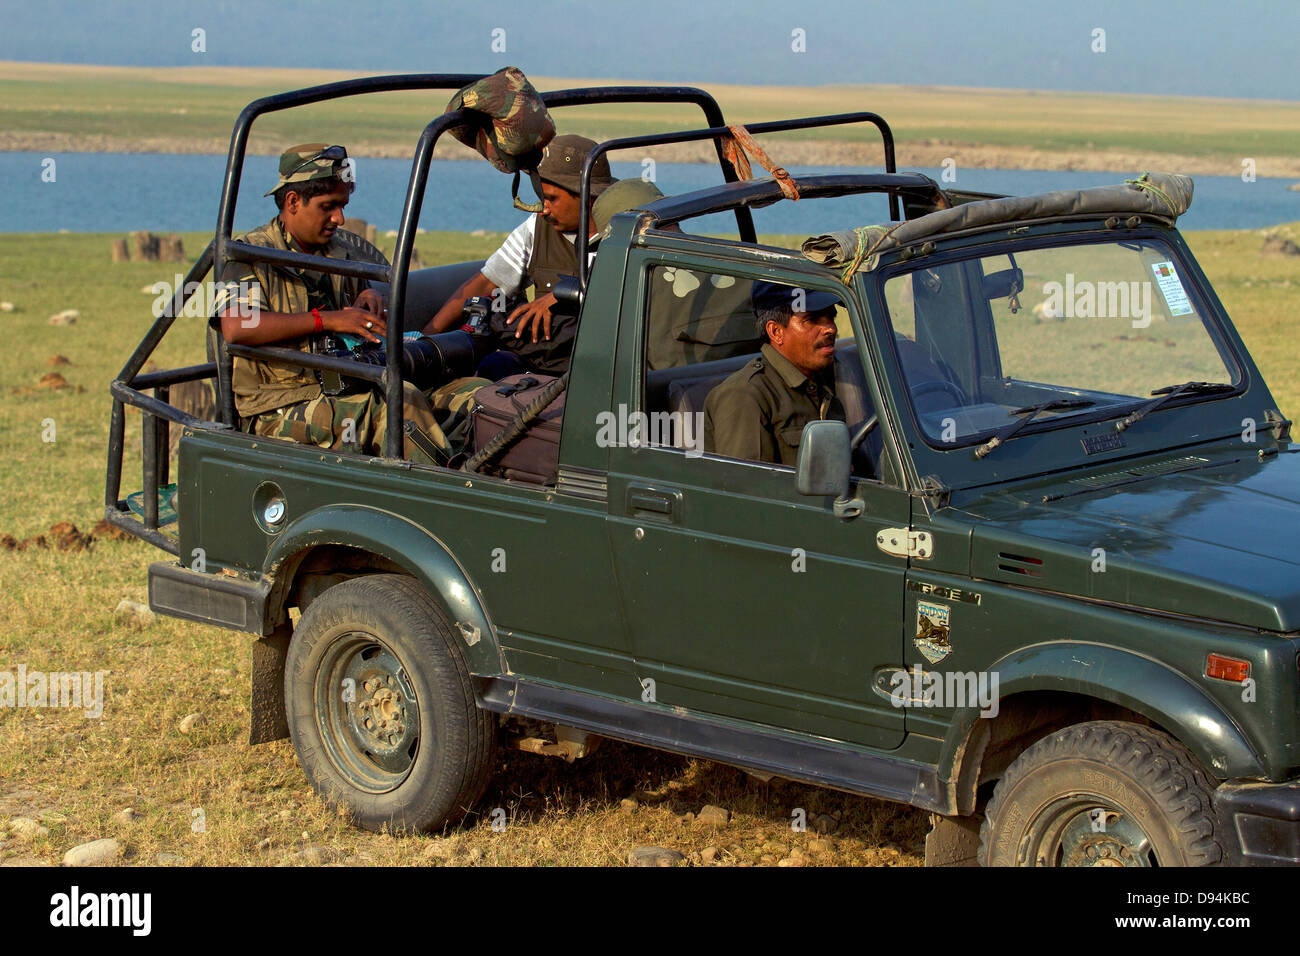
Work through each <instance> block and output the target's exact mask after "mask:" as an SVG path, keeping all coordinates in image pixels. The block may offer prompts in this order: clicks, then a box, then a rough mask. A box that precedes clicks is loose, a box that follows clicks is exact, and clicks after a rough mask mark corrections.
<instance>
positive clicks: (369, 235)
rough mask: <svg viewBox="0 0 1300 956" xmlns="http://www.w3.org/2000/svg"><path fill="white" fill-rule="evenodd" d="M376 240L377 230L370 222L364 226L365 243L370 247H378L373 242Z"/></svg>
mask: <svg viewBox="0 0 1300 956" xmlns="http://www.w3.org/2000/svg"><path fill="white" fill-rule="evenodd" d="M378 238H379V228H378V227H377V226H376V225H375V224H374V223H373V222H372V223H371V224H370V225H368V226H366V242H368V243H370V244H371V245H372V246H375V245H378V243H377V242H376V241H375V240H376V239H378Z"/></svg>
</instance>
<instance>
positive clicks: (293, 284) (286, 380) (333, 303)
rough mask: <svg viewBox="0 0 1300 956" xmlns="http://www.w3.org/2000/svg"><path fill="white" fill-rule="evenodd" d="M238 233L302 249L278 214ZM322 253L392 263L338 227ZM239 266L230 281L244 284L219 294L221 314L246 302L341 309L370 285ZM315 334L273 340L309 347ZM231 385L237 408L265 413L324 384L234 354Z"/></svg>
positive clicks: (259, 242) (286, 309) (290, 309)
mask: <svg viewBox="0 0 1300 956" xmlns="http://www.w3.org/2000/svg"><path fill="white" fill-rule="evenodd" d="M235 238H236V239H238V240H239V241H242V242H247V243H249V244H251V245H255V246H269V247H270V248H272V249H283V250H286V251H289V252H302V251H303V250H302V249H301V248H300V247H299V246H298V244H297V243H296V242H294V241H293V238H292V237H291V236H289V235H288V233H287V232H286V231H285V228H284V226H283V225H282V224H281V223H280V217H279V216H278V215H277V216H276V217H275V218H274V219H272V220H271V221H270V222H268V223H267V224H266V225H264V226H260V227H259V228H257V229H254V230H252V231H251V232H248V233H245V234H244V235H242V236H236V237H235ZM322 255H325V256H329V257H330V258H333V259H355V260H360V261H362V262H374V263H379V264H381V265H388V264H389V263H388V260H387V259H385V258H384V254H383V253H382V252H380V251H379V250H378V249H376V248H375V247H374V246H372V245H371V244H370V243H368V242H366V240H364V239H362V238H361V237H360V236H356V235H353V234H352V233H350V232H347V231H346V230H343V229H339V230H337V231H335V233H334V236H333V238H331V239H330V241H329V245H327V246H326V247H325V250H324V252H323V253H322ZM240 265H242V266H243V267H244V269H245V270H246V271H244V272H243V273H238V272H230V273H227V275H226V280H227V281H228V282H238V283H240V286H239V287H231V288H230V289H229V291H226V292H222V293H221V294H220V295H218V296H217V300H216V305H215V314H216V315H220V314H221V313H222V312H224V311H225V310H226V309H227V308H229V307H230V306H231V305H236V304H242V305H244V306H245V311H246V312H247V311H248V310H249V309H252V310H257V309H265V310H267V311H269V312H282V313H288V314H294V313H302V312H310V311H311V310H312V309H324V310H332V309H340V308H344V307H345V306H349V305H351V304H352V302H353V301H354V300H355V299H356V297H357V296H358V295H360V294H361V292H362V290H364V289H367V288H369V286H370V283H369V282H368V281H367V280H365V279H356V278H353V277H351V276H339V275H328V274H326V273H323V272H311V271H302V270H298V269H292V268H289V267H287V266H277V265H271V264H270V263H265V262H259V263H256V264H250V263H240ZM254 314H256V312H255V311H254ZM240 321H251V319H248V320H243V319H241V320H240ZM313 338H314V336H311V335H305V336H303V337H301V338H298V339H286V340H284V341H281V342H276V343H274V344H275V345H276V346H277V347H280V348H292V349H300V350H302V351H304V352H309V351H311V347H312V340H313ZM231 387H232V389H233V391H234V393H235V408H236V410H237V411H238V412H239V415H240V417H241V418H252V417H253V416H255V415H260V414H261V413H263V412H269V411H272V410H273V409H277V408H284V407H285V406H287V405H293V404H295V403H296V402H303V401H308V400H310V399H313V398H316V397H317V396H319V395H320V394H321V390H320V385H319V384H318V383H317V381H316V375H315V373H314V372H312V370H311V369H306V368H301V367H296V366H291V365H279V364H276V363H274V362H265V361H262V360H260V359H246V358H241V357H236V358H235V363H234V373H233V375H232V378H231Z"/></svg>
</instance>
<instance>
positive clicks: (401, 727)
mask: <svg viewBox="0 0 1300 956" xmlns="http://www.w3.org/2000/svg"><path fill="white" fill-rule="evenodd" d="M349 680H350V681H351V685H350V690H351V696H352V698H353V699H352V700H351V701H348V700H345V697H347V696H348V694H346V693H345V688H348V687H349V685H348V683H347V682H348V681H349ZM284 698H285V702H286V705H285V706H286V710H287V716H288V720H289V734H290V736H291V737H292V738H293V745H294V749H295V750H297V752H298V759H299V761H300V762H301V763H302V767H303V770H304V772H305V773H306V774H307V779H308V780H309V781H310V782H311V785H312V786H313V787H314V788H315V789H316V792H317V793H319V794H320V795H321V796H322V797H323V798H324V799H325V800H326V801H327V802H328V803H330V804H331V805H332V806H336V807H342V808H346V809H347V810H348V811H349V812H350V813H351V815H352V820H353V822H354V823H355V824H356V825H357V826H360V827H364V828H365V829H367V830H375V831H380V830H383V829H385V828H387V829H388V830H389V831H390V832H405V831H417V832H426V831H429V830H433V829H437V828H439V827H442V826H444V825H447V824H450V823H454V822H456V821H457V820H459V819H460V818H461V817H462V816H463V815H464V814H465V813H466V812H468V810H469V809H470V808H471V807H472V806H473V804H474V802H475V801H476V800H477V799H478V798H479V797H480V796H481V795H482V793H483V790H484V788H485V787H486V786H487V782H488V779H489V778H490V776H491V772H492V766H493V760H494V758H495V755H496V724H495V719H494V718H493V716H492V715H491V714H487V713H485V712H483V711H481V710H480V709H479V708H478V705H477V703H476V701H475V698H474V690H473V686H472V684H471V683H470V673H469V667H468V665H467V663H466V660H465V654H464V651H463V649H462V648H461V646H460V637H459V635H458V634H457V632H456V630H455V628H453V627H452V626H451V624H450V622H449V621H448V620H447V617H446V615H445V614H444V613H443V611H442V608H440V607H439V606H438V605H437V604H436V603H435V602H434V601H433V600H431V599H430V598H429V596H428V594H426V593H425V591H424V590H423V589H422V588H421V587H420V586H419V585H418V584H416V583H415V582H414V581H413V580H412V579H411V578H408V577H405V576H403V575H399V574H374V575H367V576H365V577H360V578H354V579H353V580H350V581H345V582H343V583H342V584H338V585H335V586H334V587H332V588H330V589H329V590H327V591H326V592H325V593H324V594H322V595H321V596H320V597H318V598H317V599H316V600H315V601H313V602H312V603H311V605H310V607H308V608H307V610H306V612H305V613H304V614H303V616H302V619H301V620H300V621H299V622H298V627H297V628H295V630H294V634H293V640H292V641H291V642H290V644H289V654H288V659H287V661H286V664H285V671H284Z"/></svg>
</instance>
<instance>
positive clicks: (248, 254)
mask: <svg viewBox="0 0 1300 956" xmlns="http://www.w3.org/2000/svg"><path fill="white" fill-rule="evenodd" d="M482 78H483V75H482V74H468V73H418V74H401V75H394V76H378V77H365V78H361V79H356V80H345V81H342V82H338V83H327V84H324V85H321V86H313V87H307V88H305V89H301V90H295V91H292V92H287V93H279V94H275V95H273V96H267V97H263V98H261V99H258V100H254V101H253V102H252V103H249V104H248V105H247V106H246V107H244V109H243V110H242V111H241V112H240V114H239V118H238V119H237V120H236V122H235V128H234V131H233V133H232V134H231V138H230V150H229V153H228V155H227V158H226V172H225V177H224V180H223V184H222V190H221V204H220V208H219V211H218V215H217V228H216V233H215V236H214V238H213V240H212V242H210V243H209V244H208V245H207V247H206V248H205V249H204V250H203V252H202V253H201V254H200V256H199V258H198V260H197V261H196V262H195V263H194V265H193V266H192V267H191V268H190V270H189V272H188V273H187V274H186V276H185V280H184V282H183V283H182V284H181V286H180V288H179V289H177V291H176V294H175V296H174V297H173V299H172V301H171V304H170V306H169V307H168V308H167V309H165V310H164V312H163V314H162V315H161V316H159V317H158V318H157V319H156V321H155V322H154V323H153V325H152V326H151V327H150V329H149V330H148V332H146V333H145V335H144V337H143V338H142V339H141V341H140V343H139V345H137V346H136V348H135V350H134V351H133V352H132V353H131V356H130V358H128V359H127V362H126V364H125V365H124V366H123V367H122V370H121V372H119V373H118V375H117V376H116V377H115V378H114V379H113V381H112V383H111V384H110V386H109V392H110V394H111V396H112V398H113V408H112V413H111V418H110V421H109V448H108V461H107V474H106V478H105V488H104V505H105V517H106V519H107V520H108V521H109V522H110V523H111V524H113V525H115V526H117V527H119V528H122V529H123V530H124V531H127V532H128V533H130V534H132V535H134V536H136V537H138V538H141V539H143V540H145V541H148V542H150V543H151V544H154V545H156V546H158V547H160V548H162V549H164V550H166V551H168V552H170V553H172V554H177V553H178V545H177V543H176V541H175V539H174V538H173V537H171V536H170V535H168V534H165V533H163V532H162V531H160V530H159V522H158V511H159V506H158V489H160V488H161V487H164V486H166V485H167V484H168V482H169V470H170V467H169V460H168V459H169V431H170V427H171V425H172V424H173V423H174V424H177V425H180V426H182V427H184V428H194V429H205V430H229V429H233V428H235V427H237V418H236V415H235V406H234V394H233V392H232V390H231V386H230V381H231V372H232V368H233V360H234V356H236V355H239V356H244V357H247V358H262V359H268V360H274V361H276V362H277V363H284V364H292V365H297V366H300V367H304V368H311V369H319V370H325V371H340V372H346V373H347V374H348V375H350V376H352V377H355V378H360V379H364V380H366V381H369V382H373V383H374V384H375V385H377V386H379V387H380V388H382V389H383V392H384V400H385V403H386V406H387V412H388V416H387V430H386V432H385V446H384V447H386V448H388V449H401V448H402V446H403V442H402V426H403V422H402V374H401V365H402V363H401V362H400V361H399V360H398V354H399V353H398V350H399V349H401V347H402V336H403V332H404V329H403V324H404V318H405V305H406V292H407V277H408V272H409V268H410V262H411V255H412V252H413V250H414V248H415V238H416V230H417V226H418V223H419V219H420V211H421V208H422V206H423V202H424V194H425V189H426V186H427V184H428V177H429V167H430V162H431V160H432V159H433V153H434V148H435V147H436V145H437V143H438V140H439V139H440V138H441V137H442V135H443V134H444V133H446V132H447V131H448V130H450V129H453V128H455V127H458V126H461V125H465V124H466V123H468V122H471V121H473V119H474V116H473V115H472V111H469V110H463V109H462V110H455V111H452V112H449V113H442V114H440V115H438V116H437V117H435V118H434V119H433V120H431V121H430V122H429V123H428V124H427V125H426V126H425V127H424V130H423V131H422V132H421V134H420V137H419V140H418V141H417V143H416V147H415V155H414V157H413V160H412V164H411V174H410V178H409V180H408V184H407V190H406V198H405V201H404V203H403V206H402V215H401V220H400V223H399V225H398V229H397V245H396V249H395V251H394V253H393V261H392V265H391V267H385V266H382V265H378V264H374V263H368V262H356V261H350V260H340V259H330V258H322V257H320V256H313V255H308V254H305V253H299V252H288V251H282V250H278V249H271V248H268V247H265V246H256V245H251V244H249V243H245V242H240V241H238V240H236V239H234V238H233V237H232V224H233V222H234V217H235V203H236V199H237V197H238V194H239V184H240V179H241V176H242V173H243V164H244V156H245V153H246V150H247V145H248V135H249V130H250V129H251V127H252V125H253V122H254V120H256V119H257V118H258V117H260V116H262V115H264V114H267V113H274V112H278V111H280V110H286V109H292V108H295V107H299V106H306V105H309V104H312V103H320V102H324V101H327V100H334V99H340V98H343V97H348V96H357V95H361V94H367V93H387V92H396V91H412V90H458V89H461V88H463V87H465V86H468V85H469V84H471V83H474V82H476V81H478V80H480V79H482ZM541 97H542V100H543V101H544V102H545V103H546V105H547V108H548V109H554V108H556V107H563V106H586V105H593V104H603V103H611V104H612V103H687V104H694V105H695V106H698V107H699V109H700V110H701V112H702V113H703V114H704V120H705V122H706V124H707V126H706V127H705V128H702V129H696V130H684V131H679V132H671V133H659V134H654V135H648V136H633V137H624V138H620V139H613V140H608V141H606V142H603V143H601V144H599V145H598V147H597V148H596V149H595V150H593V151H592V153H591V155H590V156H589V157H588V159H587V162H586V164H585V165H584V167H583V170H582V179H581V191H582V198H583V202H582V204H581V221H580V223H579V230H578V234H579V255H578V262H579V269H580V275H579V277H578V279H579V283H580V286H581V287H582V288H584V289H585V286H586V281H587V268H586V255H585V252H586V246H587V232H588V229H589V227H588V222H587V217H588V203H587V201H586V200H587V199H588V197H589V196H590V178H591V170H592V164H593V162H594V161H595V159H596V158H597V157H598V156H602V155H604V154H606V153H608V152H611V151H614V150H621V149H633V148H641V147H648V146H657V145H667V144H672V143H683V142H694V141H702V140H709V139H711V140H713V141H714V148H715V151H716V153H717V156H718V162H719V164H720V166H721V168H722V176H723V179H724V184H723V185H721V186H716V187H712V188H710V189H704V190H698V191H696V192H692V193H688V194H684V195H683V196H681V197H672V198H670V199H668V200H664V201H660V202H659V203H656V204H655V206H656V209H657V210H659V213H658V216H657V218H656V221H657V222H659V223H662V224H667V223H669V222H673V221H677V220H679V219H683V218H688V217H691V216H696V215H702V214H705V213H711V212H724V211H727V210H731V211H733V212H734V214H735V216H736V224H737V227H738V230H739V235H740V239H741V241H742V242H749V243H753V242H756V241H757V237H756V234H755V231H754V221H753V216H752V215H751V213H750V209H751V207H754V206H763V205H767V204H769V203H772V202H776V201H778V200H779V199H781V198H782V195H781V192H780V188H779V186H778V184H777V183H776V182H775V181H773V180H770V179H765V180H749V181H746V182H740V181H738V179H737V175H736V172H735V170H734V169H733V168H732V166H731V164H730V163H729V162H728V161H727V159H726V157H725V152H724V147H723V142H724V140H725V138H726V137H728V136H729V135H730V133H729V128H728V126H727V124H726V121H725V120H724V118H723V115H722V110H721V109H720V108H719V106H718V104H717V102H716V101H715V100H714V98H713V97H712V96H711V95H710V94H709V93H707V92H705V91H704V90H701V89H697V88H695V87H687V86H609V87H582V88H575V89H567V90H553V91H550V92H546V93H542V94H541ZM848 123H868V124H870V125H874V126H875V127H876V129H877V130H878V131H879V133H880V136H881V139H882V141H883V145H884V153H885V170H886V172H885V174H884V175H880V174H874V175H832V176H814V177H807V178H803V179H801V180H800V184H799V185H800V191H801V195H806V196H838V195H848V194H852V193H862V192H882V193H885V194H887V195H888V196H889V202H890V216H891V218H892V219H894V220H897V219H898V216H899V201H900V199H901V200H902V202H903V205H904V209H905V210H907V211H908V212H910V211H911V208H912V206H913V204H914V203H915V204H916V205H917V206H918V207H927V206H928V208H934V207H933V205H932V203H933V202H935V201H936V197H938V199H939V201H942V200H941V194H940V193H939V189H938V186H937V185H936V184H935V183H934V182H933V180H930V179H929V178H928V177H925V176H921V175H919V174H906V175H898V174H897V173H896V165H895V159H894V138H893V133H892V131H891V129H890V127H889V124H888V123H886V122H885V120H884V119H883V118H881V117H880V116H878V115H877V114H875V113H865V112H863V113H842V114H836V115H832V116H815V117H804V118H800V119H787V120H780V121H775V122H767V123H756V124H753V125H750V126H748V127H746V128H747V129H748V130H749V131H750V132H751V133H755V134H758V133H774V132H786V131H791V130H798V129H813V128H818V127H824V126H832V125H843V124H848ZM258 262H264V263H269V264H272V265H282V266H293V267H297V268H306V269H310V270H312V271H315V272H322V273H328V274H334V275H345V276H353V277H357V278H362V279H369V280H373V281H377V282H387V283H388V284H389V309H388V314H389V317H390V318H389V324H388V327H389V335H388V337H387V342H386V347H387V358H388V363H387V367H386V368H381V367H376V366H369V365H363V364H360V363H355V362H349V361H347V360H346V359H339V358H334V357H330V356H325V355H314V354H311V353H309V352H303V351H299V350H297V349H289V348H278V347H274V346H244V345H231V344H229V343H227V342H226V341H225V340H224V338H223V337H222V336H221V335H220V332H219V330H218V334H217V336H216V339H217V355H216V361H215V362H208V363H206V364H201V365H192V366H187V367H184V368H177V369H168V370H164V371H157V372H144V373H142V372H141V369H142V368H143V367H144V365H145V363H146V362H147V361H148V360H149V358H150V356H152V354H153V352H154V350H155V349H156V348H157V346H158V344H159V343H160V342H161V341H162V339H163V337H164V336H165V335H166V334H167V332H168V331H169V330H170V329H171V327H172V324H173V323H174V322H175V320H176V317H177V316H179V315H182V314H184V309H185V306H186V303H187V302H188V301H189V298H190V296H191V295H192V294H193V290H195V289H197V288H199V287H200V285H199V284H200V283H202V282H203V280H204V279H205V278H206V277H207V276H208V274H209V273H211V274H212V277H213V280H214V281H215V282H222V281H224V279H225V276H226V274H227V272H228V271H229V269H230V267H231V264H232V263H258ZM389 370H391V372H392V374H389ZM213 378H215V379H216V406H217V420H216V421H207V420H204V419H201V418H198V417H196V416H194V415H191V414H189V413H187V412H184V411H182V410H181V409H179V408H177V407H175V406H174V405H172V404H171V402H170V389H171V387H172V386H174V385H179V384H181V383H184V382H192V381H202V380H208V379H213ZM149 390H152V391H153V394H152V395H148V394H146V392H147V391H149ZM127 405H131V406H133V407H135V408H138V409H139V410H140V412H141V417H142V446H143V448H142V459H143V462H142V472H143V474H142V478H143V485H144V493H143V499H144V500H143V507H142V509H141V510H142V512H143V515H142V518H141V519H137V518H136V517H134V516H133V515H132V513H131V511H130V509H129V508H128V506H127V503H126V501H125V500H123V499H121V498H119V494H120V492H121V484H122V460H123V451H124V441H125V426H126V406H127ZM398 454H400V451H399V452H398Z"/></svg>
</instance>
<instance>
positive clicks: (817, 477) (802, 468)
mask: <svg viewBox="0 0 1300 956" xmlns="http://www.w3.org/2000/svg"><path fill="white" fill-rule="evenodd" d="M852 454H853V451H852V448H851V446H850V440H849V426H848V425H846V424H844V422H833V421H816V422H809V423H808V424H807V425H805V426H804V427H803V435H802V437H801V438H800V439H799V464H798V468H797V470H796V472H795V489H796V490H797V491H798V492H799V494H801V495H809V496H811V497H824V496H827V495H830V496H833V497H834V498H835V504H834V511H835V515H836V517H839V518H855V517H857V516H858V515H860V514H862V499H861V498H850V497H849V490H850V488H851V484H850V478H849V475H850V470H851V468H852Z"/></svg>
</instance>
